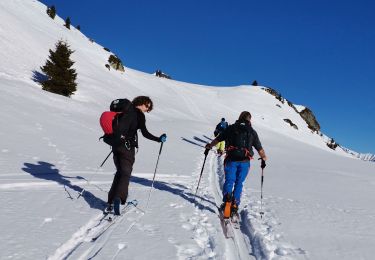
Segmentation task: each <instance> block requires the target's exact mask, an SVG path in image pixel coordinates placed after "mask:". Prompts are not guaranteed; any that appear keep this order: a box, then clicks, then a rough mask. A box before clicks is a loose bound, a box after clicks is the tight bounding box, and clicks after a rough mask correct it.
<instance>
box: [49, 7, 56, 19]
mask: <svg viewBox="0 0 375 260" xmlns="http://www.w3.org/2000/svg"><path fill="white" fill-rule="evenodd" d="M47 14H48V15H49V17H51V18H52V19H55V16H56V8H55V6H54V5H52V6H50V7H47Z"/></svg>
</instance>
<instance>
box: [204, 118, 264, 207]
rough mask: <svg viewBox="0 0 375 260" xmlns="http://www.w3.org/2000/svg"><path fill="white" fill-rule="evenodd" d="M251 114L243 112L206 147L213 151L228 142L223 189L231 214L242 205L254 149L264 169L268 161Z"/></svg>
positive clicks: (224, 199)
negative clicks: (219, 144)
mask: <svg viewBox="0 0 375 260" xmlns="http://www.w3.org/2000/svg"><path fill="white" fill-rule="evenodd" d="M250 120H251V114H250V112H247V111H243V112H242V113H241V114H240V116H239V118H238V120H237V121H236V123H234V124H233V125H230V126H229V127H228V128H226V129H225V130H224V132H222V133H221V134H219V135H218V136H217V137H216V138H215V139H214V140H213V141H212V142H211V143H210V144H207V145H206V148H207V149H211V148H212V147H213V146H214V145H216V144H217V143H218V142H221V141H223V140H225V142H226V153H227V155H226V158H225V166H224V171H225V183H224V187H223V202H224V203H223V205H222V207H221V209H222V210H224V206H225V204H226V202H227V201H231V210H230V211H231V214H236V213H237V210H238V205H239V204H240V198H241V192H242V186H243V182H244V181H245V179H246V176H247V174H248V172H249V169H250V159H251V158H252V157H253V155H254V152H253V149H252V147H254V148H255V149H256V150H257V151H258V153H259V156H260V157H261V159H262V167H263V166H264V167H265V161H266V160H267V157H266V154H265V152H264V150H263V148H262V145H261V143H260V140H259V137H258V134H257V132H256V131H255V130H254V129H253V128H252V127H251V123H250Z"/></svg>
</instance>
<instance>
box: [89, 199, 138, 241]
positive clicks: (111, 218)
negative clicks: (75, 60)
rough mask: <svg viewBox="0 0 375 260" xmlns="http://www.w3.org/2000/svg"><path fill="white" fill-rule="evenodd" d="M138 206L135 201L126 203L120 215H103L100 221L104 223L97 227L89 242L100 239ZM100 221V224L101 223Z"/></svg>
mask: <svg viewBox="0 0 375 260" xmlns="http://www.w3.org/2000/svg"><path fill="white" fill-rule="evenodd" d="M137 205H138V201H137V200H132V201H129V202H127V203H126V205H125V207H123V208H122V209H121V212H120V215H114V214H113V212H110V213H104V217H103V218H102V221H103V220H105V221H106V222H105V223H104V224H102V225H98V230H97V231H96V234H94V235H92V236H91V242H95V241H96V240H98V238H99V237H101V236H102V235H103V234H104V233H105V232H106V231H107V230H108V229H109V228H110V227H111V226H113V225H114V224H115V223H117V222H118V221H119V220H120V219H121V218H123V216H124V215H126V214H128V213H130V212H132V211H134V210H135V209H136V207H137ZM107 217H108V218H107ZM102 221H101V222H102Z"/></svg>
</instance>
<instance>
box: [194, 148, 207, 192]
mask: <svg viewBox="0 0 375 260" xmlns="http://www.w3.org/2000/svg"><path fill="white" fill-rule="evenodd" d="M209 151H210V150H209V149H207V148H206V150H205V151H204V161H203V166H202V170H201V174H200V175H199V180H198V185H197V189H196V190H195V194H194V197H196V196H197V192H198V188H199V183H200V182H201V178H202V174H203V169H204V164H205V163H206V159H207V155H208V152H209Z"/></svg>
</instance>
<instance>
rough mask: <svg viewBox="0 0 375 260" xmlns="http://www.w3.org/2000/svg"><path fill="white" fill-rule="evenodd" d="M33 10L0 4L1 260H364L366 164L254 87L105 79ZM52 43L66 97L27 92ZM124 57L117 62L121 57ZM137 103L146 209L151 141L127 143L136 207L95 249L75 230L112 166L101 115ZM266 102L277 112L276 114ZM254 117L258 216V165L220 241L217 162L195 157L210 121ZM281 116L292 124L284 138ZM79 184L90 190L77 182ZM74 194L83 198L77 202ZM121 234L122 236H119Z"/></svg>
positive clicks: (372, 180) (368, 238)
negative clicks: (65, 63)
mask: <svg viewBox="0 0 375 260" xmlns="http://www.w3.org/2000/svg"><path fill="white" fill-rule="evenodd" d="M45 11H46V7H45V6H44V5H43V4H41V3H39V2H37V1H32V0H13V1H1V2H0V21H1V22H0V46H1V47H2V48H0V104H1V109H0V117H1V121H2V124H1V125H0V137H1V147H0V155H1V156H0V193H1V196H0V201H1V203H2V205H4V207H3V210H2V214H1V219H0V220H1V222H0V223H1V224H0V225H1V226H0V228H1V230H2V236H1V239H0V259H45V258H50V259H64V258H68V259H90V258H92V257H94V258H96V259H115V258H117V259H155V258H160V259H187V258H188V259H208V258H212V259H305V258H310V259H372V258H373V255H374V254H375V250H374V249H373V247H372V245H373V243H374V240H375V239H374V238H373V234H375V219H374V216H375V209H374V208H373V207H372V205H373V204H374V197H375V196H374V195H375V191H374V185H375V176H374V168H375V166H374V164H373V163H370V162H364V161H361V160H358V159H353V157H352V156H351V155H349V154H348V153H347V152H345V151H343V150H341V149H337V151H333V150H331V149H329V148H328V147H327V146H326V144H325V142H324V139H323V138H322V137H320V136H319V135H317V134H313V133H311V131H310V130H309V129H308V128H307V125H306V123H305V122H304V121H303V119H302V118H301V117H300V116H299V115H298V114H297V113H296V112H295V111H294V110H293V109H292V108H291V107H289V106H288V105H287V104H282V103H280V102H279V101H278V100H276V99H275V98H274V97H273V96H271V95H269V94H268V93H266V92H265V91H264V90H262V88H261V87H250V86H238V87H235V88H232V87H231V88H216V87H209V86H200V85H194V84H188V83H183V82H177V81H173V80H167V79H162V78H157V77H155V76H153V75H151V74H146V73H143V72H139V71H135V70H132V69H129V68H126V69H125V72H124V73H120V72H116V71H114V70H111V71H108V70H107V69H106V68H105V67H104V64H105V63H106V61H107V59H108V56H109V53H108V52H106V51H105V50H104V49H103V47H102V46H100V45H98V44H96V43H92V42H90V41H89V39H88V38H86V37H85V36H84V35H83V34H82V33H81V32H79V31H77V30H75V29H74V28H73V27H72V28H71V30H68V29H67V28H65V27H64V26H63V24H64V21H63V20H62V19H61V18H58V17H57V16H56V18H55V20H52V19H51V18H49V17H48V16H47V14H46V12H45ZM59 39H63V40H66V41H68V43H69V44H70V46H71V49H73V50H74V51H75V52H74V53H73V55H72V59H73V60H74V61H76V63H75V65H74V67H75V68H76V70H77V72H78V78H77V82H78V87H77V88H78V91H77V93H76V94H75V95H73V96H72V98H70V99H69V98H65V97H62V96H58V95H54V94H51V93H48V92H45V91H42V90H41V87H40V86H39V85H38V84H37V83H36V82H35V81H33V77H34V76H35V75H37V72H40V69H39V67H40V66H42V65H43V64H44V62H45V60H46V58H47V56H48V50H49V49H50V48H52V49H53V48H54V45H55V43H56V42H57V41H58V40H59ZM121 58H124V60H125V61H126V57H121ZM138 95H148V96H150V97H151V98H152V99H153V101H154V105H155V109H154V110H153V111H152V113H150V114H147V115H146V118H147V125H148V128H149V130H150V132H152V133H154V134H155V135H159V134H161V133H163V132H166V133H167V135H168V141H167V143H166V144H165V145H164V147H163V151H162V154H161V157H160V163H159V167H158V171H157V176H156V182H155V186H154V190H153V191H152V197H151V202H150V205H149V208H148V209H147V211H146V214H144V213H143V212H142V210H145V204H146V201H147V198H148V193H149V191H150V187H151V180H152V177H153V173H154V169H155V163H156V159H157V154H158V151H159V144H158V143H155V142H151V141H149V140H146V139H144V138H142V137H141V138H140V149H139V152H138V154H137V156H136V163H135V165H134V170H133V178H132V182H131V187H130V199H137V200H138V201H139V209H137V210H135V211H133V212H132V213H129V215H127V216H126V217H125V218H124V219H123V221H122V222H121V223H118V224H116V225H114V227H113V228H111V229H110V231H109V233H107V234H106V235H105V236H102V237H101V238H100V239H98V240H97V241H96V242H95V243H93V242H89V241H86V240H87V237H85V234H86V231H87V230H88V229H89V227H90V225H91V224H92V223H94V222H95V219H96V218H97V217H99V216H100V215H101V209H102V207H103V204H104V203H105V201H106V195H107V191H108V189H109V186H110V184H111V182H112V178H113V172H114V167H113V163H112V161H111V160H108V162H107V163H106V164H105V165H104V167H103V168H102V169H98V166H99V165H100V163H101V162H102V161H103V159H104V158H105V156H106V155H107V154H108V153H109V148H108V147H107V146H106V145H105V144H103V143H101V142H98V137H99V136H100V135H101V130H100V127H99V124H98V117H99V115H100V113H101V112H102V111H103V110H105V109H107V108H108V105H109V103H110V101H111V100H113V99H115V98H118V97H128V98H133V97H135V96H138ZM276 105H279V106H276ZM243 110H249V111H250V112H251V113H252V115H253V120H252V121H253V126H254V128H255V129H256V130H257V132H258V134H259V136H260V138H261V140H262V144H263V146H264V148H265V150H266V152H267V155H268V157H269V161H268V163H267V168H266V169H265V173H264V174H265V183H264V190H263V192H264V200H263V209H264V210H265V212H266V213H265V216H264V218H263V219H260V217H259V207H260V168H259V162H258V161H257V160H254V161H252V169H251V172H250V174H249V176H248V178H247V180H246V183H245V189H244V192H243V200H242V204H241V208H242V211H241V217H242V222H241V230H238V231H237V232H236V237H235V239H233V240H232V239H229V240H228V239H225V238H224V236H223V234H222V230H221V226H220V222H219V221H218V218H217V210H216V205H219V204H220V199H221V198H220V197H221V194H220V189H221V185H220V184H221V182H222V180H223V166H222V164H223V162H222V158H218V157H217V156H216V155H215V154H214V153H213V152H212V153H210V154H209V156H208V157H207V160H206V165H205V170H204V172H203V177H202V182H201V184H200V189H199V192H198V197H194V192H195V189H196V185H197V181H198V178H199V174H200V171H201V168H202V164H203V159H204V157H203V154H202V153H203V150H204V149H203V146H204V144H205V143H206V142H208V141H209V140H210V138H212V132H213V128H214V126H215V125H216V123H217V122H218V121H219V120H220V118H221V117H223V116H224V117H225V118H226V119H227V120H228V121H229V122H231V123H233V122H234V121H235V119H236V118H237V117H238V115H239V113H240V112H241V111H243ZM285 118H288V119H290V120H291V121H292V122H293V123H295V124H296V125H297V126H298V130H295V129H293V128H292V127H290V125H289V124H287V123H286V122H284V120H283V119H285ZM87 180H89V181H90V185H88V182H87ZM82 188H86V189H87V192H86V193H85V195H84V196H83V198H79V199H77V194H78V192H80V191H81V190H82ZM130 227H131V228H130Z"/></svg>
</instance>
